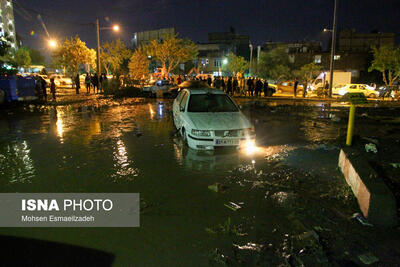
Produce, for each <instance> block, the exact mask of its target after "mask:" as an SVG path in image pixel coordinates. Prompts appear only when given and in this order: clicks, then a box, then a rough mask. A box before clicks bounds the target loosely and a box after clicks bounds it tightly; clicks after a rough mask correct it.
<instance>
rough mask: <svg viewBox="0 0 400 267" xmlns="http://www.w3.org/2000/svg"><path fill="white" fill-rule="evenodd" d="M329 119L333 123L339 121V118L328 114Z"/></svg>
mask: <svg viewBox="0 0 400 267" xmlns="http://www.w3.org/2000/svg"><path fill="white" fill-rule="evenodd" d="M329 118H330V119H331V120H332V121H335V122H338V121H340V118H339V117H337V116H336V115H335V114H329Z"/></svg>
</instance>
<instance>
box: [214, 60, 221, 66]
mask: <svg viewBox="0 0 400 267" xmlns="http://www.w3.org/2000/svg"><path fill="white" fill-rule="evenodd" d="M221 65H222V61H221V60H220V59H215V60H214V67H221Z"/></svg>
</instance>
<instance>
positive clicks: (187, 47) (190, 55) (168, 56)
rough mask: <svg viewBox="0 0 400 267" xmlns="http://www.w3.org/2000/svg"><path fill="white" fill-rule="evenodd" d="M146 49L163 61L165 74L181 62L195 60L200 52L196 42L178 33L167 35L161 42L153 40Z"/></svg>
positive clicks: (155, 57)
mask: <svg viewBox="0 0 400 267" xmlns="http://www.w3.org/2000/svg"><path fill="white" fill-rule="evenodd" d="M145 51H146V52H147V55H150V56H152V57H153V58H154V59H156V60H158V61H159V62H160V63H161V66H162V74H163V75H167V74H169V73H170V72H171V71H172V70H173V69H175V68H176V67H177V66H178V65H179V64H180V63H185V62H187V61H189V60H193V59H194V58H196V57H197V54H198V50H197V46H196V44H194V43H193V42H192V41H190V40H187V39H180V38H177V36H176V35H170V36H166V37H165V39H163V40H162V41H161V42H159V41H158V40H153V41H151V42H150V44H149V45H148V46H146V49H145Z"/></svg>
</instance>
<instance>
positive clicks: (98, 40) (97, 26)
mask: <svg viewBox="0 0 400 267" xmlns="http://www.w3.org/2000/svg"><path fill="white" fill-rule="evenodd" d="M96 33H97V77H100V73H101V69H100V68H101V67H100V26H99V19H96Z"/></svg>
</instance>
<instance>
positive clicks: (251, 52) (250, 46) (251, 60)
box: [249, 44, 253, 76]
mask: <svg viewBox="0 0 400 267" xmlns="http://www.w3.org/2000/svg"><path fill="white" fill-rule="evenodd" d="M249 48H250V66H249V74H250V76H252V73H251V65H252V63H253V45H252V44H249Z"/></svg>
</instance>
